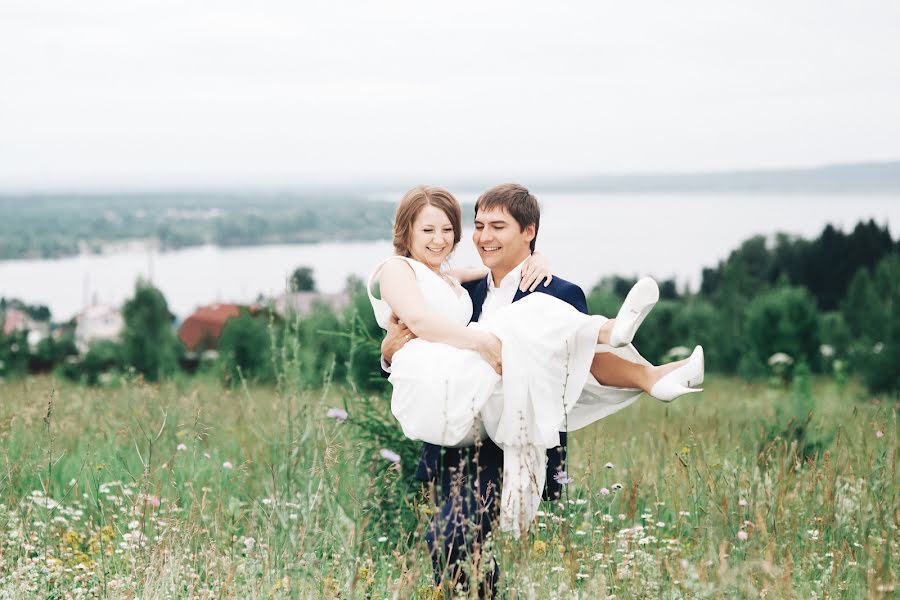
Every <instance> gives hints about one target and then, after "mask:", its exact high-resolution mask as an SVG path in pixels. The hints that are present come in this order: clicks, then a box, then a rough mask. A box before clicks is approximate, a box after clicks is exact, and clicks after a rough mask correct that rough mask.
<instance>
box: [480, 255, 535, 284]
mask: <svg viewBox="0 0 900 600" xmlns="http://www.w3.org/2000/svg"><path fill="white" fill-rule="evenodd" d="M529 258H530V257H529ZM527 260H528V258H526V259H525V260H523V261H522V262H520V263H519V264H518V266H517V267H515V268H514V269H513V270H512V271H510V272H509V273H507V274H506V277H504V278H503V279H501V280H500V286H499V287H498V286H496V285H494V277H493V275H491V274H490V273H488V276H487V280H488V291H496V290H498V289H500V290H507V291H508V290H509V289H510V288H513V289H515V288H518V287H519V281H520V280H521V279H522V267H523V266H524V265H525V261H527Z"/></svg>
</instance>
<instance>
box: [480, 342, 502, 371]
mask: <svg viewBox="0 0 900 600" xmlns="http://www.w3.org/2000/svg"><path fill="white" fill-rule="evenodd" d="M478 354H480V355H481V358H483V359H484V360H485V361H486V362H487V364H489V365H491V368H492V369H494V370H495V371H496V372H497V374H498V375H503V364H502V354H503V343H502V342H501V341H500V338H498V337H497V336H496V335H494V334H492V333H487V332H484V336H483V337H482V339H481V340H480V341H479V344H478Z"/></svg>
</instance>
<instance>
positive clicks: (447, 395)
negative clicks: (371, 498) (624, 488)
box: [367, 186, 703, 537]
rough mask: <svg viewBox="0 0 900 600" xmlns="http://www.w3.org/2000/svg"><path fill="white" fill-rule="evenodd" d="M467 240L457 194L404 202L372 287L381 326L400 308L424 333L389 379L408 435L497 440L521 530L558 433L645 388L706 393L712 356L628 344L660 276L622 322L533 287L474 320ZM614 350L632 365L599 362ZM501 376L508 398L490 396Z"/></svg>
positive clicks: (505, 509)
mask: <svg viewBox="0 0 900 600" xmlns="http://www.w3.org/2000/svg"><path fill="white" fill-rule="evenodd" d="M460 237H461V210H460V206H459V203H458V202H457V201H456V199H455V198H454V197H453V195H452V194H450V192H448V191H446V190H444V189H441V188H435V187H424V186H423V187H417V188H413V189H412V190H410V191H409V192H407V193H406V195H404V197H403V198H402V199H401V201H400V204H399V205H398V207H397V213H396V217H395V222H394V249H395V252H396V255H395V256H393V257H391V258H388V259H387V260H385V261H383V262H382V263H381V264H380V265H379V266H378V267H377V268H376V269H375V271H374V272H373V273H372V276H371V277H370V278H369V283H368V285H367V289H368V292H369V298H370V301H371V303H372V307H373V309H374V311H375V316H376V319H377V320H378V323H379V324H380V325H381V326H382V327H384V328H387V325H388V322H389V320H390V319H391V318H392V315H396V317H397V318H399V320H400V321H402V322H403V323H404V324H405V325H406V326H407V327H408V328H409V330H410V331H411V332H412V333H413V334H415V336H416V339H412V340H411V341H410V342H408V343H407V344H405V345H404V346H403V348H401V349H400V350H399V351H397V352H396V353H395V354H394V355H393V357H392V364H391V375H390V378H389V380H390V382H391V384H392V385H393V394H392V397H391V411H392V413H393V414H394V416H395V417H396V418H397V420H398V421H399V422H400V425H401V427H402V428H403V432H404V434H405V435H406V436H407V437H409V438H411V439H414V440H422V441H425V442H429V443H432V444H437V445H440V446H444V447H463V446H471V445H473V444H474V443H475V442H476V441H477V440H479V439H484V438H485V437H490V438H491V439H492V440H493V441H494V442H495V443H496V444H497V445H498V446H499V447H500V448H502V449H503V457H504V465H503V486H502V496H501V503H500V525H501V528H502V529H503V530H504V531H509V532H512V533H513V534H514V535H515V536H516V537H518V536H519V535H520V534H521V533H523V532H524V531H526V530H527V529H528V527H529V525H530V523H531V521H532V520H533V517H534V515H535V513H536V511H537V508H538V504H539V501H540V496H541V490H542V489H543V487H544V483H545V478H546V470H545V461H546V452H545V451H546V449H547V448H553V447H555V446H557V445H559V443H560V438H559V432H560V430H565V431H572V430H575V429H579V428H581V427H584V426H586V425H588V424H590V423H592V422H594V421H596V420H598V419H600V418H603V417H605V416H607V415H608V414H611V413H612V412H615V410H617V409H618V408H621V406H623V405H627V404H628V403H630V402H631V401H633V400H634V399H636V398H637V397H638V396H639V395H640V393H641V392H642V391H644V392H647V393H649V394H650V395H651V396H653V397H655V398H657V399H659V400H663V401H670V400H673V399H675V398H676V397H678V396H680V395H682V394H685V393H689V392H697V391H700V390H699V389H697V388H693V387H690V386H691V385H699V384H700V383H702V380H703V351H702V348H701V347H699V346H698V347H697V348H696V349H695V351H694V353H693V354H692V355H691V357H690V358H689V359H687V360H684V361H679V362H675V363H669V364H667V365H661V366H652V365H650V364H649V363H648V362H647V361H646V360H645V359H644V358H643V357H642V356H640V354H639V353H638V352H637V350H635V349H634V347H633V346H632V345H631V344H630V342H631V340H632V339H633V337H634V334H635V332H636V330H637V328H638V327H639V326H640V324H641V323H642V321H643V320H644V318H645V317H646V315H647V313H648V312H649V311H650V309H651V308H652V307H653V305H654V304H655V303H656V301H657V300H658V298H659V292H658V289H657V287H656V283H655V282H654V281H653V280H652V279H650V278H645V279H642V280H641V281H639V282H638V283H637V284H636V285H635V287H634V288H633V289H632V290H631V292H629V294H628V296H627V298H626V300H625V302H624V304H623V305H622V308H621V309H620V310H619V313H618V315H617V316H616V318H615V319H607V318H605V317H602V316H597V315H585V314H583V313H581V312H579V311H577V310H576V309H575V308H574V307H572V306H571V305H570V304H568V303H566V302H564V301H562V300H560V299H558V298H555V297H553V296H550V295H548V294H544V293H532V294H530V295H528V296H526V297H524V298H522V299H521V300H519V301H518V302H514V303H512V304H510V305H508V306H505V307H503V308H500V309H499V310H496V311H493V312H492V314H491V315H490V316H489V317H488V318H486V319H485V318H482V319H481V320H479V321H478V322H473V323H469V321H470V320H471V318H472V309H473V306H472V301H471V299H470V297H469V294H468V293H467V292H466V291H465V289H464V288H463V287H462V286H461V283H462V282H466V281H471V280H474V279H478V278H483V277H484V276H485V275H486V274H487V271H486V270H485V269H474V270H464V271H459V270H456V271H454V270H451V269H449V268H448V266H447V258H448V257H449V255H450V254H451V252H452V251H453V250H454V248H455V247H456V244H457V243H459V241H460ZM376 281H380V295H381V298H376V297H375V293H374V289H373V288H374V284H375V283H376ZM609 352H612V353H613V354H615V355H617V356H618V357H619V359H624V360H619V359H617V362H612V363H610V362H609V361H603V360H596V358H597V357H599V356H601V355H603V354H604V353H609ZM610 364H612V365H618V366H616V367H615V368H614V370H613V371H611V370H610V368H609V365H610ZM501 373H502V383H503V393H502V395H497V394H492V392H493V390H494V388H495V386H497V384H498V383H499V382H500V381H501ZM596 383H600V384H601V385H600V386H597V385H595V384H596ZM604 383H607V384H609V385H614V386H616V387H608V386H604V385H603V384H604ZM498 396H499V399H498ZM598 400H599V401H598ZM611 407H612V408H611Z"/></svg>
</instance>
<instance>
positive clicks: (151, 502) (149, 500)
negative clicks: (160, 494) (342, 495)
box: [147, 496, 159, 508]
mask: <svg viewBox="0 0 900 600" xmlns="http://www.w3.org/2000/svg"><path fill="white" fill-rule="evenodd" d="M147 504H149V505H150V506H152V507H153V508H158V507H159V498H157V497H156V496H150V497H149V498H147Z"/></svg>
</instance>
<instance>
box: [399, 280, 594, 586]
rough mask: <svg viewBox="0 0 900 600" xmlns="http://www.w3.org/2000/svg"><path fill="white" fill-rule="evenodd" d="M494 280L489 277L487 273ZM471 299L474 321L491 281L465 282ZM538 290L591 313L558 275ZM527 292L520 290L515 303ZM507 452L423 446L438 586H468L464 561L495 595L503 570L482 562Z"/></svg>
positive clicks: (562, 457) (558, 466) (550, 469)
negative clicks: (430, 494) (476, 568)
mask: <svg viewBox="0 0 900 600" xmlns="http://www.w3.org/2000/svg"><path fill="white" fill-rule="evenodd" d="M488 277H490V275H488ZM463 287H465V288H466V291H468V292H469V296H471V298H472V309H473V310H472V320H473V321H477V320H478V319H479V317H480V316H481V309H482V306H483V304H484V300H485V298H486V297H487V292H488V282H487V278H484V279H479V280H477V281H472V282H469V283H465V284H463ZM535 292H541V293H544V294H549V295H551V296H554V297H556V298H559V299H560V300H562V301H564V302H567V303H569V304H571V305H572V306H574V307H575V308H576V309H577V310H578V311H579V312H582V313H585V314H587V300H586V299H585V297H584V292H583V291H582V290H581V288H580V287H578V286H577V285H575V284H574V283H570V282H568V281H565V280H563V279H560V278H559V277H554V278H553V281H552V282H551V283H550V285H549V286H547V287H544V285H543V284H542V283H541V284H538V288H537V290H535ZM529 293H532V292H522V291H517V292H516V295H515V296H514V297H513V302H516V301H518V300H521V299H522V298H524V297H525V296H527V295H528V294H529ZM559 437H560V442H561V445H560V446H557V447H556V448H553V449H550V450H548V451H547V485H546V487H545V488H544V499H545V500H552V499H555V498H558V497H559V496H560V493H561V492H562V485H561V484H559V483H558V482H557V481H556V479H555V478H554V475H556V474H557V473H558V472H559V471H562V470H564V469H565V461H566V434H565V432H560V436H559ZM502 473H503V451H502V450H501V449H500V448H499V447H497V445H496V444H494V442H492V441H491V440H490V439H486V440H484V441H483V442H481V443H480V444H478V445H476V446H471V447H469V448H443V447H441V446H436V445H434V444H428V443H424V444H422V450H421V455H420V460H419V466H418V469H417V470H416V478H417V479H419V480H420V481H425V482H430V483H433V484H434V496H435V501H436V506H435V513H434V516H433V517H432V520H431V523H430V524H429V527H428V532H427V533H426V541H427V542H428V548H429V550H430V551H431V559H432V564H433V566H434V577H435V583H436V584H440V583H441V582H442V581H444V582H446V581H447V579H448V578H449V583H450V584H451V585H452V584H455V583H457V582H458V583H462V585H463V587H464V588H466V589H467V588H468V583H469V582H468V575H467V574H466V573H464V572H463V570H462V569H460V568H459V565H460V564H461V563H466V562H469V561H470V562H471V564H481V565H483V566H482V567H481V569H482V572H481V573H480V579H481V581H479V582H478V583H477V585H478V586H479V595H480V596H487V597H493V596H494V591H495V586H496V584H497V579H498V577H499V575H500V569H499V567H498V566H497V565H496V563H490V564H489V563H488V561H486V560H484V561H482V560H479V557H480V553H481V552H482V548H483V547H484V542H485V540H486V539H487V536H488V534H489V533H490V532H491V528H492V527H493V524H494V522H495V520H496V518H497V515H498V513H499V504H500V485H501V481H500V479H501V475H502Z"/></svg>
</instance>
